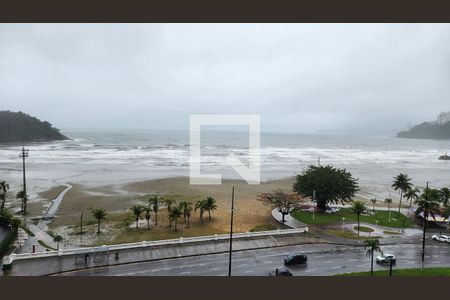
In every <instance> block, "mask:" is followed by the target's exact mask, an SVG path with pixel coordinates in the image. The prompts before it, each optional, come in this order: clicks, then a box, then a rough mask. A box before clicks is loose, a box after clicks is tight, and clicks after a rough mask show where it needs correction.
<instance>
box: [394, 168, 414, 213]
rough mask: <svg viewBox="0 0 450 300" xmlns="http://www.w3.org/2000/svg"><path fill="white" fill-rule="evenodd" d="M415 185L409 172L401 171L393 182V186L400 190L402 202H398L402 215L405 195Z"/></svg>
mask: <svg viewBox="0 0 450 300" xmlns="http://www.w3.org/2000/svg"><path fill="white" fill-rule="evenodd" d="M412 187H413V185H412V183H411V178H409V177H408V175H407V174H402V173H400V174H399V175H397V176H396V177H394V182H393V183H392V188H393V189H394V190H396V191H400V202H399V204H398V215H400V209H401V207H402V199H403V195H404V194H405V193H407V192H408V191H409V190H410V189H412Z"/></svg>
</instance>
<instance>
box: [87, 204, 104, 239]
mask: <svg viewBox="0 0 450 300" xmlns="http://www.w3.org/2000/svg"><path fill="white" fill-rule="evenodd" d="M91 212H92V216H93V217H94V218H95V219H96V220H97V234H100V222H101V221H102V220H104V219H106V215H107V213H106V210H105V209H104V208H93V209H91Z"/></svg>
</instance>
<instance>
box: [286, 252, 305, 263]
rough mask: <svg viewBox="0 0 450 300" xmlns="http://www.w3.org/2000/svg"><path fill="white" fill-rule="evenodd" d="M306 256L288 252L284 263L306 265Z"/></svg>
mask: <svg viewBox="0 0 450 300" xmlns="http://www.w3.org/2000/svg"><path fill="white" fill-rule="evenodd" d="M307 262H308V257H307V256H306V255H305V254H301V253H296V254H290V255H288V256H287V257H286V258H285V259H284V264H285V265H306V263H307Z"/></svg>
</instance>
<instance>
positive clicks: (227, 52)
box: [0, 24, 450, 133]
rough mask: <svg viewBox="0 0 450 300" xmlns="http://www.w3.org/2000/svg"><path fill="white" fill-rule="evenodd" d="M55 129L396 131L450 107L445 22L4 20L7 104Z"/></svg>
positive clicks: (3, 102) (2, 92) (0, 27)
mask: <svg viewBox="0 0 450 300" xmlns="http://www.w3.org/2000/svg"><path fill="white" fill-rule="evenodd" d="M6 109H8V110H13V111H17V110H21V111H24V112H26V113H29V114H32V115H34V116H37V117H38V118H40V119H42V120H47V121H49V122H51V123H52V124H54V125H55V126H56V127H59V128H83V127H86V128H110V127H112V128H173V129H178V128H187V126H188V122H189V114H191V113H256V114H261V120H262V126H263V130H265V131H289V132H317V131H321V130H325V131H326V130H332V131H336V132H343V133H344V132H359V131H366V130H367V131H370V132H373V131H375V129H377V130H382V131H383V130H385V131H387V132H389V131H392V132H396V131H397V130H398V129H403V128H404V127H405V125H406V124H407V123H411V124H415V123H418V122H421V121H425V120H433V119H434V118H435V117H436V115H437V114H438V113H439V112H440V111H442V110H450V25H447V24H362V25H361V24H0V110H6Z"/></svg>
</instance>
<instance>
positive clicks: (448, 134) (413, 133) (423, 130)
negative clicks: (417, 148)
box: [397, 122, 450, 140]
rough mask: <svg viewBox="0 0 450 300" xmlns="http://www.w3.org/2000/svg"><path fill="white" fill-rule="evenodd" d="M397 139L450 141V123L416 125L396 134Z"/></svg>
mask: <svg viewBox="0 0 450 300" xmlns="http://www.w3.org/2000/svg"><path fill="white" fill-rule="evenodd" d="M397 137H399V138H413V139H435V140H447V139H450V122H449V123H446V124H444V125H438V124H437V123H430V122H424V123H422V124H419V125H416V126H414V127H412V128H411V129H409V130H407V131H402V132H399V133H398V134H397Z"/></svg>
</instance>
